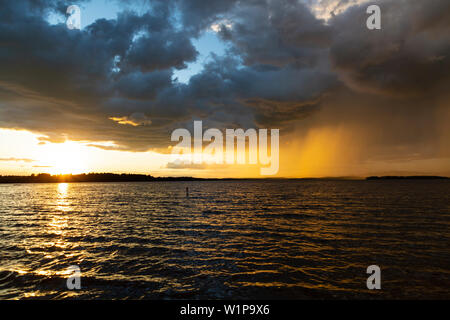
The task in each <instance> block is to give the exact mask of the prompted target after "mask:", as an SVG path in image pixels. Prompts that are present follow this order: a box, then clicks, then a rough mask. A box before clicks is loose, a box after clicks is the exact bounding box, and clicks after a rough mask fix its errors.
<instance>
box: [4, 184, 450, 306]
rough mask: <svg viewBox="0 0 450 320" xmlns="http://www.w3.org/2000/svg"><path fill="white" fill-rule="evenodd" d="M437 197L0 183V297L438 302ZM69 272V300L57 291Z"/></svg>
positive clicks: (440, 239) (383, 189) (443, 212)
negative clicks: (371, 270)
mask: <svg viewBox="0 0 450 320" xmlns="http://www.w3.org/2000/svg"><path fill="white" fill-rule="evenodd" d="M186 187H189V189H190V197H189V198H186V195H185V188H186ZM449 194H450V183H449V182H447V181H295V180H281V181H280V180H274V181H271V180H269V181H198V182H148V183H142V182H140V183H73V184H13V185H0V262H1V263H0V299H16V298H45V299H61V298H81V299H90V298H97V299H198V298H204V299H222V298H228V299H253V298H254V299H267V298H275V299H283V298H286V299H304V298H338V299H347V298H394V299H403V298H412V299H414V298H438V299H442V298H446V299H449V298H450V289H449V288H450V251H449V243H450V241H449V240H450V239H449V238H450V215H449V213H450V210H449V209H450V201H449V200H450V199H449V197H450V196H449ZM372 264H376V265H379V266H380V267H381V270H382V289H381V290H379V291H375V290H374V291H369V290H368V289H367V288H366V279H367V276H368V275H367V274H366V268H367V267H368V266H369V265H372ZM70 265H78V266H79V267H80V268H81V272H82V277H81V285H82V288H81V290H74V291H71V290H68V289H67V288H66V279H67V276H68V275H67V268H68V267H69V266H70Z"/></svg>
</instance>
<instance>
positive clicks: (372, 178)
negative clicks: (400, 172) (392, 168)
mask: <svg viewBox="0 0 450 320" xmlns="http://www.w3.org/2000/svg"><path fill="white" fill-rule="evenodd" d="M442 179H444V180H445V179H449V178H448V177H441V176H381V177H378V176H372V177H367V178H366V180H442Z"/></svg>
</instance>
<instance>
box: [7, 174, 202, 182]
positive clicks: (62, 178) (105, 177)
mask: <svg viewBox="0 0 450 320" xmlns="http://www.w3.org/2000/svg"><path fill="white" fill-rule="evenodd" d="M192 180H203V179H199V178H192V177H153V176H151V175H144V174H126V173H122V174H115V173H88V174H85V173H83V174H76V175H73V174H60V175H50V174H48V173H40V174H37V175H35V174H32V175H31V176H0V183H61V182H138V181H192Z"/></svg>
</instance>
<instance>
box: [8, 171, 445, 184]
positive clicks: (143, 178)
mask: <svg viewBox="0 0 450 320" xmlns="http://www.w3.org/2000/svg"><path fill="white" fill-rule="evenodd" d="M277 179H278V180H364V178H357V177H324V178H270V177H267V178H194V177H154V176H152V175H145V174H126V173H122V174H116V173H88V174H84V173H83V174H76V175H72V174H61V175H50V174H47V173H41V174H37V175H34V174H32V175H30V176H0V183H70V182H151V181H233V180H239V181H243V180H277ZM397 179H398V180H441V179H449V178H448V177H440V176H381V177H378V176H372V177H367V178H365V180H397Z"/></svg>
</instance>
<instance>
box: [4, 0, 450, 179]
mask: <svg viewBox="0 0 450 320" xmlns="http://www.w3.org/2000/svg"><path fill="white" fill-rule="evenodd" d="M73 4H76V5H78V6H79V7H80V9H81V30H76V29H74V30H69V29H68V28H67V26H66V24H65V21H66V19H67V15H66V14H65V12H66V9H67V7H68V6H69V5H73ZM369 4H377V5H379V7H380V8H381V23H382V24H381V25H382V27H381V29H380V30H369V29H367V27H366V20H367V18H368V14H367V13H366V9H367V7H368V5H369ZM449 29H450V2H449V1H448V0H430V1H423V0H404V1H403V0H400V1H399V0H383V1H370V2H367V1H364V0H346V1H344V0H276V1H275V0H248V1H237V0H210V1H208V2H205V1H203V0H183V1H182V0H164V1H162V0H136V1H131V0H122V1H120V0H116V1H114V0H111V1H105V0H92V1H88V0H81V1H71V2H65V1H61V0H50V1H43V0H21V1H4V2H2V3H1V4H0V58H1V59H0V175H16V174H17V175H29V174H31V173H35V174H36V173H41V172H48V173H52V174H57V173H83V172H116V173H121V172H126V173H145V174H153V175H155V176H196V177H237V178H239V177H261V174H260V167H261V164H260V163H259V164H232V165H230V164H201V165H187V164H186V165H174V163H173V162H172V160H171V159H172V158H171V156H170V153H171V150H173V149H172V148H173V146H174V145H175V144H176V142H173V141H171V133H172V132H173V131H174V130H175V129H177V128H186V129H188V130H190V131H192V127H193V122H194V121H196V120H197V121H198V120H201V121H202V122H203V128H204V129H205V130H206V129H208V128H218V129H219V130H222V131H223V132H225V130H226V129H236V128H243V129H244V130H246V129H249V128H255V129H268V130H269V131H270V130H271V129H279V132H280V137H279V145H280V148H279V171H278V173H277V175H276V176H279V177H324V176H367V175H389V174H405V175H408V174H430V175H450V161H449V160H450V142H449V141H450V129H449V128H450V126H449V125H448V123H449V120H450V105H449V104H450V93H449V90H448V88H449V80H450V73H449V71H450V57H449V53H450V39H449V38H450V32H449V31H450V30H449Z"/></svg>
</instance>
